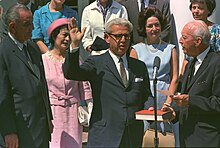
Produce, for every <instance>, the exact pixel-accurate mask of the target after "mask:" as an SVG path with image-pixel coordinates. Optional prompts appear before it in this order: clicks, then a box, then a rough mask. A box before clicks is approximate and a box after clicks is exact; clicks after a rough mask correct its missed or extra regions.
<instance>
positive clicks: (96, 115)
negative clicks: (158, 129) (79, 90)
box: [63, 51, 150, 147]
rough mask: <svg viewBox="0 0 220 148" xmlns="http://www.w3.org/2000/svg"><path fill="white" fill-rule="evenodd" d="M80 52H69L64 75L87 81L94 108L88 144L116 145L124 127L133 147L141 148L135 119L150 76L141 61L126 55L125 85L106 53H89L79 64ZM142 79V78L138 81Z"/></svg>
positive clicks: (140, 130) (139, 123) (140, 126)
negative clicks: (93, 54) (126, 74)
mask: <svg viewBox="0 0 220 148" xmlns="http://www.w3.org/2000/svg"><path fill="white" fill-rule="evenodd" d="M78 56H79V51H78V52H75V53H69V52H68V54H67V56H66V60H65V63H64V65H63V68H64V75H65V77H66V78H67V79H72V80H80V81H81V80H89V82H90V83H91V87H92V94H93V99H94V106H93V107H94V108H93V111H92V116H91V120H90V128H89V139H88V146H89V147H106V146H108V147H119V144H120V142H121V139H122V136H123V133H124V129H125V127H126V126H127V128H128V130H129V136H130V138H129V139H127V141H128V142H130V145H131V146H132V147H141V145H142V139H143V132H144V130H143V121H137V120H135V112H136V111H139V110H142V109H143V106H144V102H145V101H146V100H147V97H148V96H149V94H150V89H149V77H148V72H147V69H146V66H145V64H144V63H143V62H141V61H139V60H136V59H133V58H128V68H129V84H128V87H127V88H125V86H124V85H123V82H122V80H121V77H120V75H119V73H118V71H117V68H116V66H115V64H114V61H113V59H112V58H111V56H110V54H109V52H106V53H105V54H102V55H99V56H90V57H89V58H88V59H87V60H86V61H85V62H84V63H83V64H82V65H81V66H80V67H79V61H78ZM138 78H140V79H139V80H141V79H142V81H138Z"/></svg>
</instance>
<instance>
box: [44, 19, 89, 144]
mask: <svg viewBox="0 0 220 148" xmlns="http://www.w3.org/2000/svg"><path fill="white" fill-rule="evenodd" d="M68 23H69V20H68V19H66V18H61V19H58V20H56V21H54V22H53V23H52V24H51V25H50V26H49V28H48V36H49V39H50V42H51V44H52V45H53V49H52V50H50V51H48V52H46V53H45V54H43V55H42V56H43V62H44V67H45V74H46V79H47V84H48V89H49V96H50V102H51V108H52V113H53V118H54V119H53V124H54V130H53V134H52V139H51V143H50V147H51V148H81V147H82V129H83V128H82V126H81V125H80V123H79V120H78V117H77V115H78V106H79V104H80V101H81V100H87V101H88V102H89V101H90V100H91V98H92V95H91V89H90V86H89V83H88V82H78V81H73V80H67V79H65V78H64V74H63V70H62V64H63V62H64V58H65V52H66V50H67V49H68V48H69V45H70V38H69V31H68Z"/></svg>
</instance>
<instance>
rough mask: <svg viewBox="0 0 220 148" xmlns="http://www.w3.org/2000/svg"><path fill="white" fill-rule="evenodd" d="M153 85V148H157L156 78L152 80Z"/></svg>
mask: <svg viewBox="0 0 220 148" xmlns="http://www.w3.org/2000/svg"><path fill="white" fill-rule="evenodd" d="M153 85H154V117H155V137H154V146H155V148H158V145H159V138H158V132H157V77H155V79H154V80H153Z"/></svg>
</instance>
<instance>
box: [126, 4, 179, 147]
mask: <svg viewBox="0 0 220 148" xmlns="http://www.w3.org/2000/svg"><path fill="white" fill-rule="evenodd" d="M138 24H139V27H138V33H139V35H140V36H143V37H145V43H138V44H136V45H134V46H132V49H131V53H130V56H131V57H133V58H137V59H139V60H141V61H143V62H144V63H145V64H146V66H147V69H148V72H149V78H150V84H151V91H152V93H153V92H154V91H153V90H154V89H153V61H154V58H155V57H156V56H158V57H160V59H161V64H160V69H159V70H158V77H157V90H168V91H170V92H171V93H172V94H174V93H175V91H176V87H177V78H178V56H177V51H176V49H175V45H173V44H169V43H166V42H164V41H162V40H161V38H160V34H161V31H162V29H163V27H164V26H165V25H166V18H164V17H163V15H162V13H161V12H160V10H158V9H157V8H155V7H147V8H145V9H144V10H143V11H142V12H140V13H139V18H138ZM171 104H172V99H171V98H170V97H169V96H164V95H162V94H160V93H157V106H158V109H163V108H164V107H166V106H170V105H171ZM153 106H154V105H153V98H149V99H148V101H147V102H146V103H145V109H149V110H152V109H154V108H153ZM144 123H145V130H146V129H147V128H154V127H153V125H154V124H153V123H152V124H150V125H148V124H149V123H148V122H144ZM158 125H160V126H159V127H158V129H159V130H160V131H161V132H162V133H165V132H172V124H169V123H163V122H161V123H160V124H158ZM171 143H172V142H170V144H171ZM161 146H167V147H169V146H174V145H161Z"/></svg>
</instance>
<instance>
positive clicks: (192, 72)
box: [173, 21, 220, 147]
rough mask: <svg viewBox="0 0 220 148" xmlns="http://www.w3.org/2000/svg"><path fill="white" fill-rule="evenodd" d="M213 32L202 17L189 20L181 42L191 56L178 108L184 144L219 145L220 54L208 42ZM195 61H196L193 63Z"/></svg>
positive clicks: (181, 136) (185, 145)
mask: <svg viewBox="0 0 220 148" xmlns="http://www.w3.org/2000/svg"><path fill="white" fill-rule="evenodd" d="M210 37H211V35H210V32H209V29H208V27H207V25H206V24H205V23H204V22H202V21H194V22H189V23H187V24H186V25H185V26H184V28H183V30H182V37H181V38H180V40H179V42H180V44H181V45H182V47H183V52H184V54H187V55H188V56H191V57H193V58H194V60H191V61H190V62H189V63H188V65H187V67H186V70H185V73H184V76H183V84H182V90H181V95H175V96H174V97H173V100H174V101H175V102H176V104H177V106H178V107H179V108H176V109H175V110H176V113H177V115H178V116H179V121H180V146H181V147H220V120H219V117H220V62H219V61H220V55H219V54H218V53H214V52H213V50H212V49H210V46H209V40H210ZM193 63H194V64H193Z"/></svg>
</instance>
